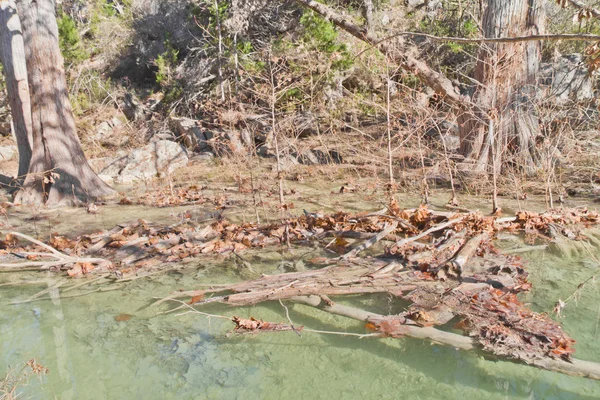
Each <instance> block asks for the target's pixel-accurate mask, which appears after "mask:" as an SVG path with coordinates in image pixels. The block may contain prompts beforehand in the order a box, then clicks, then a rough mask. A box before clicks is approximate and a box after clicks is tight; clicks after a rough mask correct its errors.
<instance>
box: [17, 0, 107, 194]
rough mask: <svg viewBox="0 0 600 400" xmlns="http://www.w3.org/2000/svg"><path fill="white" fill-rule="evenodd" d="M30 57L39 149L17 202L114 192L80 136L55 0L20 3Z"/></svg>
mask: <svg viewBox="0 0 600 400" xmlns="http://www.w3.org/2000/svg"><path fill="white" fill-rule="evenodd" d="M17 8H18V12H19V16H20V18H21V24H22V27H23V37H24V40H25V53H26V59H27V72H28V78H29V84H30V90H31V115H32V121H33V154H32V159H31V163H30V165H29V173H28V175H27V177H26V179H25V182H24V184H23V189H22V190H21V191H20V192H19V193H18V194H17V196H16V197H15V201H16V202H17V203H22V204H44V203H46V204H48V205H63V204H76V203H81V202H87V201H91V200H93V199H96V198H100V197H103V196H106V195H108V194H111V193H112V192H113V191H112V189H111V188H110V187H109V186H108V185H107V184H105V183H104V182H103V181H102V180H101V179H100V178H98V176H97V175H96V173H95V172H94V171H93V170H92V168H91V167H90V166H89V164H88V162H87V160H86V158H85V155H84V153H83V150H82V148H81V143H80V142H79V138H78V137H77V132H76V127H75V120H74V119H73V112H72V109H71V103H70V101H69V95H68V91H67V84H66V79H65V73H64V68H63V57H62V55H61V54H60V49H59V46H58V26H57V23H56V15H55V4H54V0H20V1H19V2H18V4H17Z"/></svg>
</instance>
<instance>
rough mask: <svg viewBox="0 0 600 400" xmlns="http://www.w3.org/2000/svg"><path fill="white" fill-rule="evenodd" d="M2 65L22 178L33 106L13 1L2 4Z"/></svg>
mask: <svg viewBox="0 0 600 400" xmlns="http://www.w3.org/2000/svg"><path fill="white" fill-rule="evenodd" d="M0 62H2V65H3V67H4V77H5V80H6V91H7V92H8V104H9V105H10V110H11V113H12V120H13V132H14V134H15V138H16V140H17V147H18V149H19V172H18V176H19V178H22V177H24V176H25V174H26V173H27V171H28V169H29V163H30V161H31V140H32V126H31V103H30V98H29V83H28V82H27V67H26V65H25V48H24V46H23V35H22V33H21V22H20V21H19V16H18V15H17V6H16V4H15V2H14V1H13V0H8V1H3V2H2V3H1V4H0Z"/></svg>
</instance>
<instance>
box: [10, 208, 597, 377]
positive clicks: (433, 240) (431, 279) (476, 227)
mask: <svg viewBox="0 0 600 400" xmlns="http://www.w3.org/2000/svg"><path fill="white" fill-rule="evenodd" d="M599 221H600V217H599V216H598V214H597V213H595V212H589V211H587V210H584V209H574V210H554V211H550V212H546V213H529V212H519V213H517V215H516V216H514V217H508V218H498V217H495V216H484V215H482V214H481V213H477V212H473V213H449V212H435V211H432V210H429V209H428V208H427V207H419V208H417V209H412V210H401V209H400V208H399V207H398V206H397V205H396V204H393V203H392V204H391V205H390V206H389V207H388V210H387V212H385V213H372V214H368V213H364V214H354V215H353V214H349V213H343V212H340V213H336V214H331V215H324V216H320V215H313V214H310V213H305V214H304V215H302V216H300V217H298V218H290V219H288V220H286V221H285V222H283V223H273V224H266V225H257V224H250V223H246V224H234V223H231V222H228V221H225V220H217V221H215V222H214V223H212V224H210V225H209V226H205V227H199V226H195V225H194V224H192V223H185V224H181V225H177V226H166V227H160V226H155V225H152V224H149V223H148V222H146V221H136V222H133V223H129V224H124V225H121V226H118V227H116V228H115V229H112V230H110V231H107V232H101V233H98V234H95V235H87V236H81V237H79V238H77V239H75V240H70V239H67V238H64V237H61V236H57V235H55V236H53V238H52V240H51V244H52V246H53V247H50V246H49V245H47V244H44V243H41V242H37V241H32V242H33V244H31V245H28V246H24V247H23V246H20V244H19V243H18V242H17V241H16V240H14V237H11V240H10V241H9V240H8V238H7V240H6V241H5V242H4V247H5V248H6V249H5V250H3V251H4V252H5V254H6V255H7V256H19V255H20V256H21V257H22V256H23V255H27V256H28V257H46V256H47V255H48V254H52V255H53V256H54V257H55V258H57V259H58V261H60V264H58V265H57V266H58V269H66V270H67V272H68V273H69V275H71V276H77V275H81V274H95V273H100V274H103V275H102V276H103V277H105V276H106V274H107V273H112V274H114V275H115V276H116V277H118V278H121V281H123V280H127V279H132V276H134V275H133V274H134V273H136V272H143V271H145V273H149V271H151V270H153V269H154V270H161V269H165V268H169V267H165V265H168V264H169V263H171V264H173V265H175V264H176V263H178V262H181V260H185V259H188V258H192V257H198V256H202V255H205V254H223V253H232V254H235V255H236V256H237V257H238V258H240V259H242V260H244V259H243V258H241V256H240V255H239V254H240V253H241V252H243V251H244V250H247V249H251V248H263V247H266V246H274V245H282V244H287V243H296V244H303V243H314V242H315V241H316V242H320V243H322V245H323V248H325V247H329V248H331V249H333V250H335V251H336V252H337V256H336V257H330V258H317V259H313V260H311V263H312V267H313V268H311V269H308V270H306V271H301V272H294V273H286V274H281V275H263V276H261V277H260V278H258V279H253V280H250V281H246V282H240V283H235V284H231V285H220V286H218V287H209V288H208V289H203V290H193V291H182V292H176V293H173V294H172V295H171V296H169V297H167V298H165V299H161V300H160V301H159V302H157V304H159V303H164V302H165V301H169V300H175V301H179V302H180V303H181V307H183V306H185V307H194V308H195V309H197V308H198V307H201V306H202V305H205V304H208V303H212V302H220V303H225V304H231V305H237V306H240V305H252V304H257V303H261V302H265V301H273V300H279V301H286V300H287V301H293V302H296V303H303V304H306V305H310V306H313V307H319V308H321V309H323V310H325V311H328V312H332V313H336V314H340V315H345V316H347V317H350V318H355V319H358V320H361V321H364V322H365V323H366V329H367V330H370V331H371V333H365V335H378V336H382V337H403V336H411V337H417V338H423V339H428V340H432V341H434V342H438V343H442V344H447V345H451V346H455V347H457V348H461V349H475V348H477V349H480V350H482V351H485V352H488V353H490V354H494V355H497V356H502V357H505V358H507V359H511V360H518V361H520V362H525V363H527V364H531V365H535V366H537V367H541V368H545V369H549V370H553V371H559V372H562V373H567V374H572V375H582V376H587V377H590V378H594V379H600V366H599V365H598V364H596V363H591V362H584V361H579V360H575V359H574V358H573V357H572V354H573V352H574V347H573V345H574V340H573V339H572V338H570V337H569V336H568V335H567V334H566V333H565V332H564V331H563V330H562V328H561V326H560V324H558V323H557V322H555V321H553V320H552V319H551V318H549V317H548V315H545V314H539V313H535V312H533V311H531V310H529V309H528V308H527V307H526V306H525V305H524V304H522V303H521V302H520V301H519V300H518V298H517V294H518V293H520V292H523V291H526V290H528V289H529V288H530V287H531V284H530V283H529V282H528V281H527V272H526V269H525V267H524V266H523V264H522V262H521V260H520V258H518V257H517V256H513V255H507V254H502V253H501V252H499V251H498V250H497V249H496V248H495V247H494V245H493V238H494V237H495V236H496V235H497V234H498V232H501V231H504V232H514V233H519V234H525V235H530V236H533V237H535V238H536V239H539V240H542V241H546V242H548V243H551V242H552V241H553V240H554V239H556V238H572V239H577V238H583V237H582V236H581V235H580V234H579V233H578V232H579V230H581V229H582V228H586V227H589V226H592V225H595V224H597V223H598V222H599ZM13 236H14V235H13ZM16 236H18V235H16ZM331 236H333V237H334V238H333V240H331V239H330V237H331ZM24 238H25V239H30V238H27V237H24ZM347 238H355V239H356V241H357V243H356V244H354V245H351V244H350V243H348V241H346V239H347ZM324 240H325V241H326V242H327V243H328V244H327V245H325V243H324V242H322V241H324ZM30 241H31V240H30ZM378 242H385V243H387V246H386V247H385V248H384V250H383V252H382V253H380V254H379V255H376V256H375V255H374V251H373V249H374V248H375V247H373V246H374V245H375V244H377V243H378ZM39 248H42V250H45V251H46V252H45V253H44V254H41V253H40V252H36V250H38V249H39ZM379 249H380V251H381V247H379ZM367 250H369V252H370V255H362V256H361V257H359V255H361V253H365V252H366V251H367ZM90 254H94V255H98V256H99V257H89V255H90ZM82 260H95V261H96V262H97V263H96V264H95V265H93V266H94V268H89V269H85V270H84V269H83V268H81V265H79V269H77V267H78V263H79V264H80V262H81V261H82ZM100 260H101V261H102V262H101V261H100ZM105 260H107V261H109V263H107V262H104V261H105ZM58 261H57V262H58ZM244 261H245V260H244ZM29 262H33V261H31V260H29ZM89 263H90V265H92V264H91V262H89ZM245 263H247V262H246V261H245ZM53 268H55V269H56V267H54V266H53ZM248 268H249V269H251V265H250V266H249V267H248ZM368 293H389V294H391V295H393V296H397V297H398V298H401V299H404V300H407V301H409V302H410V303H411V305H410V307H408V308H407V310H406V311H404V312H402V313H400V314H397V315H387V316H382V315H378V314H374V313H371V312H369V311H366V310H358V309H353V308H349V307H347V306H341V305H339V304H337V303H335V302H334V301H332V300H331V299H330V298H329V296H342V295H349V294H353V295H356V294H368ZM42 294H43V293H42ZM42 294H40V295H42ZM188 298H189V299H191V300H189V301H187V299H188ZM36 299H37V297H36V298H35V299H30V300H29V301H34V300H36ZM228 319H231V320H232V321H233V322H235V323H236V326H237V328H236V330H237V331H238V332H253V331H269V330H271V331H280V330H284V331H285V330H295V331H296V329H295V328H294V326H293V324H291V323H290V324H274V323H268V322H264V321H261V320H259V319H256V320H241V319H237V322H236V319H234V318H231V317H228ZM453 320H454V321H457V323H458V326H459V327H460V329H462V330H463V332H464V334H465V335H464V336H463V335H459V334H456V333H451V332H445V331H442V330H439V329H437V328H436V326H441V325H445V324H447V323H449V322H450V321H453ZM271 328H272V329H271ZM306 330H308V329H306ZM296 333H299V332H298V331H296Z"/></svg>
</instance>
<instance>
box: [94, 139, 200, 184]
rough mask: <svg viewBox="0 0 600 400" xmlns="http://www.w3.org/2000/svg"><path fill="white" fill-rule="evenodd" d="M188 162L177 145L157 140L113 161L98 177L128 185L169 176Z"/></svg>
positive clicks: (182, 150) (184, 153) (186, 155)
mask: <svg viewBox="0 0 600 400" xmlns="http://www.w3.org/2000/svg"><path fill="white" fill-rule="evenodd" d="M188 161H189V159H188V154H187V151H186V149H185V148H184V147H183V146H181V145H180V144H179V143H175V142H171V141H168V140H159V141H157V142H154V143H151V144H149V145H147V146H145V147H143V148H141V149H136V150H133V151H132V152H131V153H129V154H127V155H125V156H122V157H120V158H116V159H114V160H113V161H112V162H111V163H109V164H108V165H107V166H106V167H105V168H104V169H103V170H102V171H100V173H99V175H101V176H108V177H111V178H113V179H114V180H115V182H118V183H123V184H128V183H132V182H136V181H144V180H148V179H152V178H155V177H158V176H164V175H168V174H171V173H173V172H174V171H175V170H177V169H179V168H181V167H185V166H186V165H187V164H188Z"/></svg>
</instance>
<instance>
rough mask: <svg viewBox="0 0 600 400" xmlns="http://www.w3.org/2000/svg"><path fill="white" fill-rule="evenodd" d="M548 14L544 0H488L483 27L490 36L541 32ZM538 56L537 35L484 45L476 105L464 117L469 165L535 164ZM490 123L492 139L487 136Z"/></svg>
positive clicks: (485, 168) (480, 169)
mask: <svg viewBox="0 0 600 400" xmlns="http://www.w3.org/2000/svg"><path fill="white" fill-rule="evenodd" d="M544 19H545V13H544V7H543V4H542V1H541V0H488V3H487V8H486V10H485V12H484V17H483V30H484V34H485V37H486V38H502V37H513V36H524V35H536V34H543V33H544V31H545V28H544ZM540 60H541V42H539V41H535V42H533V41H532V42H519V43H489V44H487V45H484V46H482V48H481V50H480V52H479V58H478V61H477V66H476V71H475V79H476V80H477V81H478V82H479V83H480V85H479V87H478V88H477V89H476V92H475V95H474V98H473V102H474V103H475V104H477V106H478V107H477V109H476V110H475V111H474V112H473V113H465V114H463V115H462V116H461V118H460V127H461V130H460V139H461V147H460V150H461V153H462V154H463V155H464V156H465V158H466V159H467V161H468V162H467V168H465V170H468V171H470V172H475V173H484V172H490V170H493V169H495V168H494V167H493V165H494V164H495V165H496V166H497V168H499V166H500V165H502V164H503V163H506V162H510V163H512V164H513V165H518V166H519V167H520V168H523V169H525V170H526V171H527V172H532V171H533V170H534V169H535V167H536V163H537V154H536V148H535V139H536V137H537V136H538V134H539V131H540V127H539V121H538V117H537V115H536V113H535V107H534V104H533V100H534V97H535V84H536V75H537V73H538V70H539V66H540ZM490 123H493V124H494V131H495V137H494V138H493V141H492V143H493V145H490V141H489V140H486V133H487V132H488V130H489V126H490V125H489V124H490ZM473 164H474V165H473ZM496 172H497V171H496Z"/></svg>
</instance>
